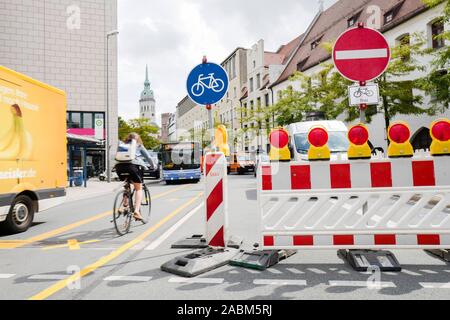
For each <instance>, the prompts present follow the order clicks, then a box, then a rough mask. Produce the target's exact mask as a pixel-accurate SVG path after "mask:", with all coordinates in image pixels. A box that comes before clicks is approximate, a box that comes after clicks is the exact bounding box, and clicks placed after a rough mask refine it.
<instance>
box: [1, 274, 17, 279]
mask: <svg viewBox="0 0 450 320" xmlns="http://www.w3.org/2000/svg"><path fill="white" fill-rule="evenodd" d="M14 276H15V274H8V273H4V274H0V279H10V278H12V277H14Z"/></svg>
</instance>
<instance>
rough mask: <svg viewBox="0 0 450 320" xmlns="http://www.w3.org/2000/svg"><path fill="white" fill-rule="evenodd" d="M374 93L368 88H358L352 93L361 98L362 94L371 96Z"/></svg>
mask: <svg viewBox="0 0 450 320" xmlns="http://www.w3.org/2000/svg"><path fill="white" fill-rule="evenodd" d="M374 94H375V92H373V91H372V90H370V89H368V88H364V89H362V88H358V90H357V91H355V93H354V94H353V95H354V97H355V98H361V97H362V96H363V95H365V96H367V97H372V96H373V95H374Z"/></svg>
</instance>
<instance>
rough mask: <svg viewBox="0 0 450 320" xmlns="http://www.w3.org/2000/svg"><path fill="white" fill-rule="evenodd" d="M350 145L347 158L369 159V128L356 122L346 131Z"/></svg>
mask: <svg viewBox="0 0 450 320" xmlns="http://www.w3.org/2000/svg"><path fill="white" fill-rule="evenodd" d="M348 140H349V141H350V147H349V149H348V158H349V159H370V158H371V157H372V150H371V149H370V147H369V143H368V142H369V130H368V129H367V127H366V126H365V125H364V124H358V125H356V126H354V127H352V128H351V129H350V130H349V131H348Z"/></svg>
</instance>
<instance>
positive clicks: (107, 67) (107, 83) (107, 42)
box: [105, 31, 119, 183]
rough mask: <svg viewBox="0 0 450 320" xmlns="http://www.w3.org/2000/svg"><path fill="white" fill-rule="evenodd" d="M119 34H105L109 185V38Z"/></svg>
mask: <svg viewBox="0 0 450 320" xmlns="http://www.w3.org/2000/svg"><path fill="white" fill-rule="evenodd" d="M117 34H119V32H118V31H112V32H109V33H107V34H106V112H105V113H106V117H105V118H106V176H107V181H108V183H111V161H110V157H111V156H110V151H111V150H110V148H111V145H110V144H111V139H110V128H109V120H110V119H109V118H110V114H109V38H110V37H112V36H115V35H117Z"/></svg>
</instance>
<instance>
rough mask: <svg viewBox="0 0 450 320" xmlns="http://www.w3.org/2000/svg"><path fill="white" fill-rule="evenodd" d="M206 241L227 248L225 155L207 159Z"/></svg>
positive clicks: (217, 154) (215, 155)
mask: <svg viewBox="0 0 450 320" xmlns="http://www.w3.org/2000/svg"><path fill="white" fill-rule="evenodd" d="M205 177H206V182H205V186H206V190H205V208H206V240H207V242H208V245H210V246H212V247H225V236H226V235H225V233H226V225H227V208H228V206H227V196H226V190H227V161H226V158H225V155H224V154H223V153H208V154H207V155H206V157H205Z"/></svg>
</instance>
